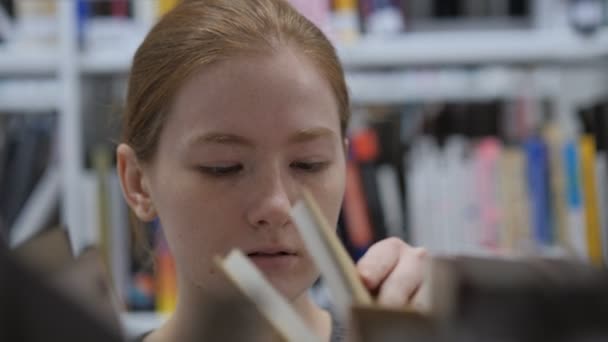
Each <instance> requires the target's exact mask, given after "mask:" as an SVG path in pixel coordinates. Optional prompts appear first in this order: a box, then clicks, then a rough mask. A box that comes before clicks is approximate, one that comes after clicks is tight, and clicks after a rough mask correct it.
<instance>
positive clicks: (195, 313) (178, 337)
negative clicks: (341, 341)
mask: <svg viewBox="0 0 608 342" xmlns="http://www.w3.org/2000/svg"><path fill="white" fill-rule="evenodd" d="M180 280H182V279H180ZM178 283H179V284H184V281H180V282H178ZM186 287H187V288H186ZM178 293H179V294H180V295H179V296H178V301H177V306H176V309H175V312H174V313H173V315H172V316H171V317H170V318H169V319H168V320H167V322H165V324H163V326H161V327H160V328H159V329H157V330H156V331H154V332H153V333H151V334H150V335H149V336H148V337H147V338H146V342H154V341H201V340H204V339H206V337H207V339H208V337H210V335H209V329H207V328H206V327H209V326H212V327H213V330H214V331H215V330H218V329H219V330H223V329H222V328H223V327H224V326H219V325H223V323H225V322H230V323H229V324H226V328H227V329H228V333H229V334H234V330H235V329H234V320H235V318H236V320H239V318H242V319H241V321H242V322H243V324H245V325H248V327H250V328H251V329H247V327H240V328H239V329H237V330H238V331H251V330H254V331H252V332H253V333H258V331H255V327H257V326H258V325H256V324H257V323H251V322H252V320H251V319H250V318H251V317H250V316H247V317H243V316H239V314H243V312H235V309H234V308H235V307H239V308H241V307H242V305H238V306H235V305H230V304H235V302H231V301H229V302H222V304H223V306H218V305H217V304H218V303H219V302H218V300H217V299H216V298H217V296H213V295H210V294H209V293H205V291H201V288H199V287H197V286H194V284H190V286H179V291H178ZM228 298H234V297H231V296H230V295H228ZM239 304H242V302H239ZM291 304H292V307H293V308H294V310H296V312H297V313H298V314H299V315H300V317H301V318H302V319H303V320H304V322H305V323H306V324H307V325H308V326H309V327H310V328H311V330H312V331H313V332H314V333H315V334H317V335H318V336H320V337H322V339H323V340H329V337H330V334H331V317H330V315H329V313H328V312H326V311H325V310H323V309H321V308H320V307H319V306H318V305H317V304H316V303H314V301H313V300H312V298H311V297H310V295H309V293H308V291H305V292H304V293H303V294H301V295H300V296H299V297H297V298H295V299H294V300H292V301H291ZM214 305H215V306H214ZM228 306H229V307H228ZM210 307H213V308H217V309H218V310H214V309H210ZM224 309H225V310H224ZM254 310H255V309H254ZM236 311H238V310H236ZM210 313H213V315H210ZM247 313H249V314H250V312H244V314H247ZM258 323H262V322H258ZM262 324H264V323H262ZM241 328H242V329H241ZM219 330H218V332H220V333H222V332H221V331H219ZM239 334H240V332H239Z"/></svg>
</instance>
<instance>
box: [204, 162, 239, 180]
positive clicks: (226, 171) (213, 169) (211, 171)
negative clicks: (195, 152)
mask: <svg viewBox="0 0 608 342" xmlns="http://www.w3.org/2000/svg"><path fill="white" fill-rule="evenodd" d="M199 169H200V170H201V171H202V172H203V173H205V174H207V175H210V176H215V177H225V176H231V175H235V174H237V173H239V172H240V171H241V170H242V169H243V165H241V164H235V165H229V166H200V167H199Z"/></svg>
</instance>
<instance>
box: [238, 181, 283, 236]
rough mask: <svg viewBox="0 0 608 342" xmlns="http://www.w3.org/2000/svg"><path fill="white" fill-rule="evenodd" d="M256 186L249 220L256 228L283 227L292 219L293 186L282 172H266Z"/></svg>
mask: <svg viewBox="0 0 608 342" xmlns="http://www.w3.org/2000/svg"><path fill="white" fill-rule="evenodd" d="M261 178H263V179H260V180H257V181H256V183H257V184H255V186H254V190H253V194H254V196H253V197H252V200H251V203H252V204H251V206H250V208H249V210H247V214H246V215H247V221H249V224H250V225H251V226H253V227H255V228H282V227H284V226H286V225H287V223H288V222H289V220H290V210H291V201H290V198H291V196H290V195H291V192H292V191H291V190H290V188H291V186H290V185H289V181H288V180H286V179H283V177H282V176H281V173H280V172H272V173H266V174H264V175H263V177H261Z"/></svg>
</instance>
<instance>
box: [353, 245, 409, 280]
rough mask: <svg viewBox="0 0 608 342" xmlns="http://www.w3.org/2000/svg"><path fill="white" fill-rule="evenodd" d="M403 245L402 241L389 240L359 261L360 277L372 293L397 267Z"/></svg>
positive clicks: (370, 249) (373, 247)
mask: <svg viewBox="0 0 608 342" xmlns="http://www.w3.org/2000/svg"><path fill="white" fill-rule="evenodd" d="M402 245H403V242H402V241H401V240H399V239H396V238H389V239H386V240H383V241H380V242H378V243H376V244H374V245H373V246H372V247H370V248H369V250H368V251H367V252H366V253H365V255H364V256H363V257H361V259H359V262H357V270H358V271H359V276H360V277H361V279H362V280H363V283H364V284H365V286H366V287H367V288H368V289H369V290H370V291H372V292H375V291H376V289H377V288H378V287H379V286H380V284H382V283H383V282H384V280H385V279H386V278H387V277H388V276H389V274H391V272H392V271H393V269H394V268H395V267H396V266H397V263H398V262H399V257H400V254H401V248H402Z"/></svg>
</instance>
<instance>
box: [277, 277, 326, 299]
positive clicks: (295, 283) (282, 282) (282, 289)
mask: <svg viewBox="0 0 608 342" xmlns="http://www.w3.org/2000/svg"><path fill="white" fill-rule="evenodd" d="M265 276H266V278H267V279H268V281H269V282H270V283H271V284H272V285H273V286H274V288H275V289H276V290H277V291H279V293H281V294H282V295H283V296H284V297H285V298H287V300H289V301H294V300H296V299H297V298H298V297H300V296H301V295H302V294H303V293H305V292H306V291H308V289H309V288H310V287H311V286H312V285H313V284H314V282H315V280H316V279H317V277H318V274H317V273H316V272H314V273H313V272H296V273H291V274H277V273H274V274H265Z"/></svg>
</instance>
